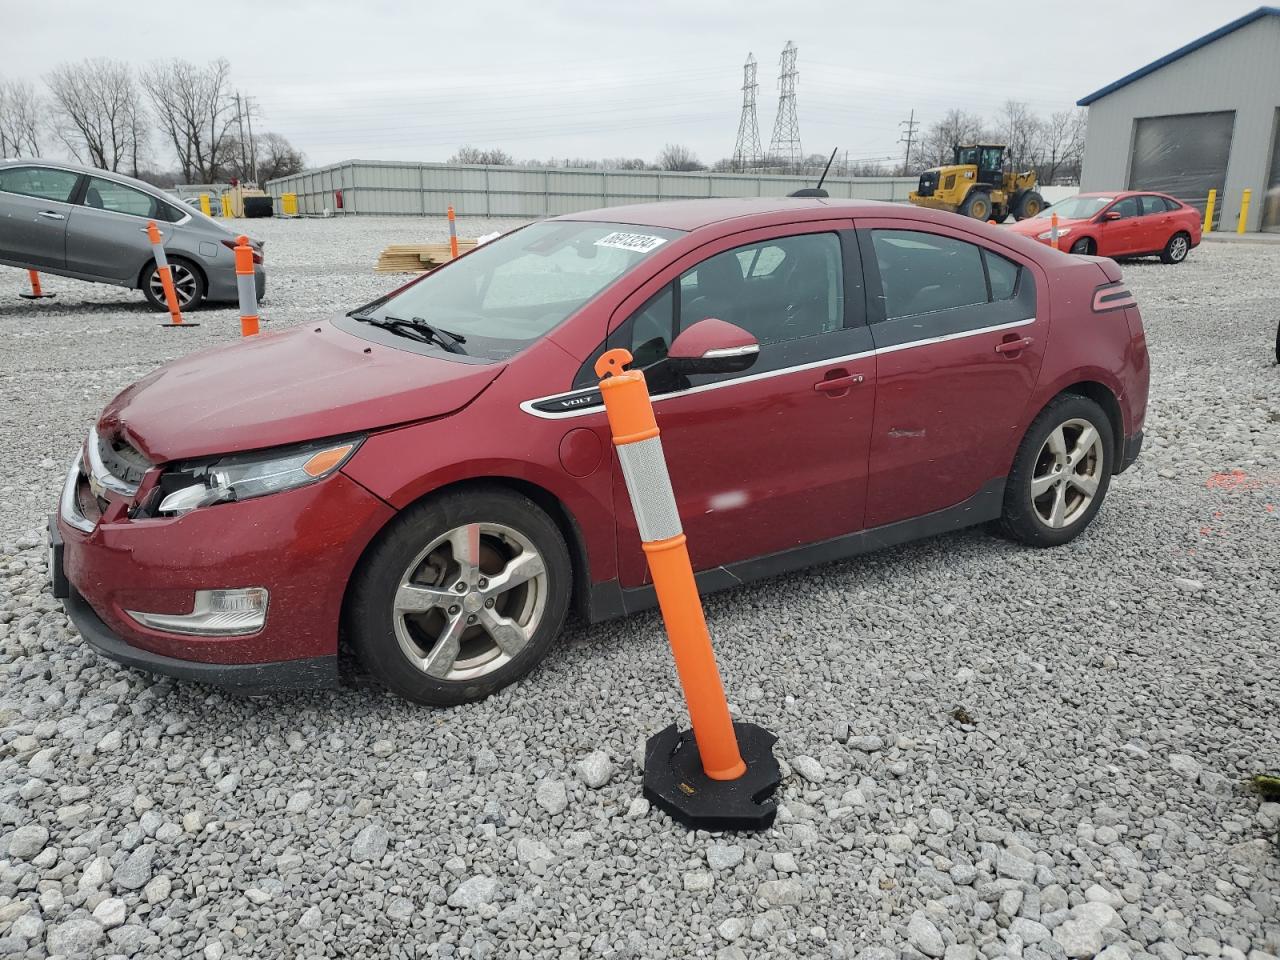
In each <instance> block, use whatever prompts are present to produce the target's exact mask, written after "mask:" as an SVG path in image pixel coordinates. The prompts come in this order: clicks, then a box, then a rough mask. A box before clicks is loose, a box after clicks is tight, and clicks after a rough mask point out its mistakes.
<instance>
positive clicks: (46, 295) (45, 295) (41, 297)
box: [18, 293, 57, 300]
mask: <svg viewBox="0 0 1280 960" xmlns="http://www.w3.org/2000/svg"><path fill="white" fill-rule="evenodd" d="M18 296H20V297H21V298H22V299H23V300H52V299H53V298H54V297H56V296H57V294H56V293H42V294H40V295H39V296H37V295H36V294H34V293H20V294H18Z"/></svg>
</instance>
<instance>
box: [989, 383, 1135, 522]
mask: <svg viewBox="0 0 1280 960" xmlns="http://www.w3.org/2000/svg"><path fill="white" fill-rule="evenodd" d="M1114 451H1115V441H1114V435H1113V433H1112V430H1111V421H1110V419H1108V417H1107V414H1106V412H1105V411H1104V410H1103V409H1102V408H1101V407H1100V406H1098V404H1096V403H1095V402H1094V401H1092V400H1090V399H1089V398H1088V397H1081V396H1077V395H1075V394H1069V393H1064V394H1062V395H1061V396H1059V397H1056V398H1055V399H1054V400H1053V401H1052V402H1050V404H1049V405H1048V406H1047V407H1045V409H1044V410H1042V411H1041V412H1040V415H1039V416H1038V417H1036V419H1035V420H1034V421H1033V422H1032V424H1031V427H1030V429H1028V430H1027V434H1026V436H1025V437H1023V439H1022V445H1021V446H1020V447H1019V448H1018V454H1017V456H1016V457H1015V458H1014V462H1013V470H1011V471H1010V473H1009V480H1008V483H1007V484H1006V486H1005V493H1004V514H1003V516H1002V518H1001V523H1002V526H1003V527H1004V530H1005V532H1006V533H1008V534H1009V535H1010V536H1011V537H1013V538H1014V539H1016V540H1020V541H1022V542H1023V543H1026V544H1030V545H1031V546H1035V547H1056V546H1059V545H1061V544H1064V543H1067V542H1069V541H1071V540H1074V539H1075V538H1076V537H1077V536H1079V535H1080V533H1081V532H1082V531H1083V530H1084V529H1085V527H1087V526H1089V523H1090V522H1091V521H1092V520H1093V518H1094V515H1095V514H1097V512H1098V509H1099V508H1100V507H1101V506H1102V501H1103V498H1104V497H1106V495H1107V488H1108V486H1109V485H1110V483H1111V458H1112V454H1113V452H1114Z"/></svg>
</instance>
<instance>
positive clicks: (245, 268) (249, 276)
mask: <svg viewBox="0 0 1280 960" xmlns="http://www.w3.org/2000/svg"><path fill="white" fill-rule="evenodd" d="M236 293H237V294H239V297H240V336H242V337H254V336H257V335H258V329H259V328H258V320H259V317H258V288H257V285H256V280H255V278H254V275H253V247H251V246H249V238H248V237H246V236H244V235H243V234H242V235H241V236H238V237H236Z"/></svg>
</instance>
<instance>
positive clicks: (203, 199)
mask: <svg viewBox="0 0 1280 960" xmlns="http://www.w3.org/2000/svg"><path fill="white" fill-rule="evenodd" d="M200 212H201V213H203V214H204V215H205V216H206V217H211V216H213V207H212V206H210V205H209V195H208V194H207V193H202V194H200Z"/></svg>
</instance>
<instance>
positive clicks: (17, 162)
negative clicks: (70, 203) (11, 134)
mask: <svg viewBox="0 0 1280 960" xmlns="http://www.w3.org/2000/svg"><path fill="white" fill-rule="evenodd" d="M3 167H49V168H52V169H54V170H68V171H70V172H71V173H86V174H89V175H91V176H94V177H100V178H101V179H103V180H114V181H115V182H116V183H123V184H124V185H125V186H129V187H134V188H135V189H138V190H143V191H146V192H147V193H150V194H153V195H154V196H157V197H159V198H160V199H162V200H169V201H173V200H175V199H177V198H176V197H174V196H173V195H172V194H169V193H167V192H166V191H164V190H162V189H160V188H159V187H157V186H154V185H152V184H150V183H147V181H145V180H139V179H137V178H136V177H130V176H126V175H125V174H123V173H114V172H113V171H111V170H103V169H102V168H100V167H89V166H85V165H84V164H83V163H73V162H71V161H70V160H45V159H44V158H43V157H6V158H0V168H3Z"/></svg>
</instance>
